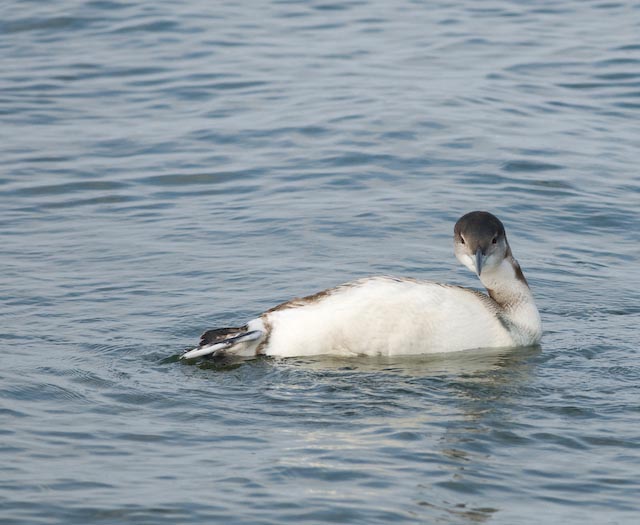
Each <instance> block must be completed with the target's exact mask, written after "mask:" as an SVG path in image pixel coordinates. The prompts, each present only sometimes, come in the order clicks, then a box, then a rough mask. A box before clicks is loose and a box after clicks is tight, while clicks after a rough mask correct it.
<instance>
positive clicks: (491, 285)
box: [480, 251, 542, 342]
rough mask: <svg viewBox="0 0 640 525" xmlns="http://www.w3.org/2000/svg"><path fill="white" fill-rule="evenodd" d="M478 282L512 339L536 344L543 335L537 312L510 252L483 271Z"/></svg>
mask: <svg viewBox="0 0 640 525" xmlns="http://www.w3.org/2000/svg"><path fill="white" fill-rule="evenodd" d="M480 281H481V282H482V284H483V285H484V287H485V288H486V289H487V292H489V295H490V296H491V298H492V299H493V300H494V301H495V302H496V303H497V304H498V306H499V307H500V312H501V314H502V315H503V316H504V318H505V320H506V321H507V322H508V324H510V325H512V326H511V327H510V330H511V331H512V335H513V336H514V337H519V336H522V337H523V339H524V338H526V339H528V340H531V339H533V340H534V341H536V342H537V341H539V340H540V337H541V335H542V325H541V321H540V313H539V312H538V308H537V307H536V303H535V301H534V299H533V294H532V293H531V290H530V289H529V285H528V284H527V281H526V280H525V278H524V275H523V274H522V271H521V270H520V265H519V264H518V262H517V261H516V260H515V259H514V258H513V256H512V255H511V253H510V251H509V252H508V253H507V256H506V257H505V258H504V259H503V260H502V261H501V262H500V264H499V265H497V266H491V267H486V268H483V270H482V274H481V275H480Z"/></svg>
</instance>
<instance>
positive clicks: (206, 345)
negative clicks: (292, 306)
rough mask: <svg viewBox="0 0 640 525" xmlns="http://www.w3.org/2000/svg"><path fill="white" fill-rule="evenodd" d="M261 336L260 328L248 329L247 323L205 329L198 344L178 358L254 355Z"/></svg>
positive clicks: (262, 333) (262, 334)
mask: <svg viewBox="0 0 640 525" xmlns="http://www.w3.org/2000/svg"><path fill="white" fill-rule="evenodd" d="M263 336H264V332H263V331H262V330H249V327H248V326H247V325H245V326H241V327H240V328H218V329H216V330H207V331H206V332H205V333H204V334H202V336H201V337H200V343H199V344H198V346H197V347H196V348H194V349H192V350H187V351H186V352H185V353H184V354H182V355H181V356H180V359H194V358H196V357H202V356H210V357H222V356H227V355H237V356H254V355H256V353H257V352H256V350H257V348H258V346H259V345H260V342H261V340H262V338H263Z"/></svg>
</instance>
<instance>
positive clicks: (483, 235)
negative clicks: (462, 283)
mask: <svg viewBox="0 0 640 525" xmlns="http://www.w3.org/2000/svg"><path fill="white" fill-rule="evenodd" d="M453 242H454V252H455V254H456V257H457V258H458V260H459V261H460V262H461V263H462V264H464V265H465V266H466V267H467V268H469V270H471V271H472V272H475V273H476V274H478V276H480V274H481V273H482V272H483V271H485V272H490V271H491V270H493V269H495V268H497V267H498V266H500V264H501V263H502V261H503V260H504V259H505V258H506V257H508V256H510V255H511V250H510V249H509V243H508V242H507V234H506V233H505V231H504V226H503V225H502V223H501V222H500V220H499V219H498V218H497V217H496V216H495V215H492V214H491V213H489V212H486V211H472V212H470V213H467V214H466V215H463V216H462V217H460V219H458V222H456V225H455V227H454V228H453Z"/></svg>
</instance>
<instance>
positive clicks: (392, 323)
mask: <svg viewBox="0 0 640 525" xmlns="http://www.w3.org/2000/svg"><path fill="white" fill-rule="evenodd" d="M453 245H454V253H455V256H456V258H457V259H458V261H460V262H461V263H462V264H463V265H464V266H465V267H467V268H468V269H469V270H471V271H472V272H474V273H475V274H476V275H477V276H478V278H479V279H480V282H481V283H482V284H483V286H484V287H485V289H486V292H487V293H483V292H481V291H478V290H474V289H470V288H464V287H461V286H456V285H452V284H442V283H437V282H433V281H427V280H420V279H413V278H401V277H393V276H384V275H383V276H372V277H365V278H362V279H358V280H355V281H352V282H348V283H345V284H342V285H339V286H336V287H334V288H330V289H327V290H324V291H321V292H319V293H316V294H313V295H309V296H306V297H301V298H295V299H292V300H290V301H287V302H285V303H282V304H280V305H278V306H275V307H274V308H271V309H269V310H267V311H265V312H264V313H262V314H261V315H259V316H258V317H256V318H255V319H253V320H251V321H249V322H248V323H246V324H245V325H243V326H240V327H235V328H218V329H213V330H207V331H206V332H204V334H202V336H201V338H200V342H199V344H198V346H197V347H196V348H193V349H190V350H187V351H186V352H184V353H183V354H182V355H181V356H180V357H181V359H194V358H198V357H205V356H206V357H208V358H221V357H229V356H239V357H254V356H260V355H265V356H273V357H295V356H311V355H323V354H326V355H334V356H357V355H376V356H400V355H416V354H436V353H448V352H458V351H462V350H472V349H481V348H502V347H523V346H534V345H537V344H538V343H539V342H540V339H541V336H542V324H541V320H540V314H539V312H538V308H537V307H536V304H535V301H534V298H533V294H532V292H531V289H530V287H529V284H528V283H527V280H526V279H525V277H524V274H523V272H522V269H521V267H520V265H519V264H518V262H517V261H516V259H515V258H514V257H513V254H512V252H511V247H510V246H509V242H508V241H507V235H506V232H505V228H504V225H503V224H502V222H501V221H500V220H499V219H498V218H497V217H496V216H495V215H493V214H491V213H489V212H486V211H472V212H469V213H467V214H465V215H463V216H462V217H460V219H459V220H458V221H457V222H456V224H455V226H454V229H453Z"/></svg>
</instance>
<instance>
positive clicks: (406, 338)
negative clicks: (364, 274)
mask: <svg viewBox="0 0 640 525" xmlns="http://www.w3.org/2000/svg"><path fill="white" fill-rule="evenodd" d="M251 325H264V327H265V329H266V330H267V333H268V339H267V340H266V341H265V345H264V347H263V348H262V349H261V351H262V353H264V354H266V355H272V356H282V357H288V356H300V355H316V354H334V355H335V354H338V355H355V354H368V355H409V354H425V353H439V352H455V351H460V350H465V349H471V348H481V347H483V348H484V347H506V346H513V345H514V340H513V338H512V336H511V335H510V333H509V332H508V330H507V329H506V328H505V326H504V325H503V323H501V322H500V319H499V318H498V316H497V315H496V311H495V309H494V308H492V305H491V301H490V300H489V299H488V298H487V297H481V296H479V294H477V293H476V292H473V291H471V290H467V289H464V288H460V287H456V286H445V285H440V284H436V283H432V282H428V281H413V280H399V279H394V278H386V277H376V278H369V279H364V280H361V281H356V282H354V283H351V284H348V285H345V286H342V287H339V288H337V289H335V290H332V291H330V292H329V293H326V294H323V295H322V296H320V297H318V298H317V299H312V300H306V301H305V300H301V301H297V302H296V301H294V302H292V303H291V304H290V305H289V306H283V307H280V308H277V309H275V310H272V311H270V312H267V313H265V314H263V316H262V317H261V318H260V319H256V320H254V321H252V323H250V326H251Z"/></svg>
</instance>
